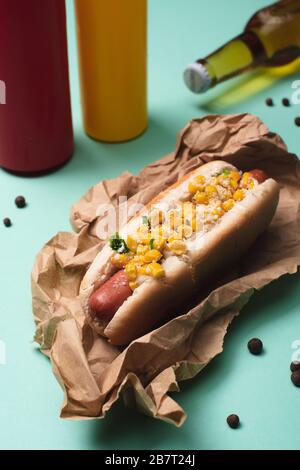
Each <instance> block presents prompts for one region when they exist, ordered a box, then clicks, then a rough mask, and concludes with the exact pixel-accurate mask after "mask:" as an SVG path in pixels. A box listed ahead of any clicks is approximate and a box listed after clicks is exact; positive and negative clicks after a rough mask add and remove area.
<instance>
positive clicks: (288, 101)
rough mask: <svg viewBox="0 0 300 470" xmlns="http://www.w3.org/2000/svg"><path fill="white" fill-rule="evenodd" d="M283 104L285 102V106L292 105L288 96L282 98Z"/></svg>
mask: <svg viewBox="0 0 300 470" xmlns="http://www.w3.org/2000/svg"><path fill="white" fill-rule="evenodd" d="M282 104H283V106H289V105H290V100H289V99H288V98H282Z"/></svg>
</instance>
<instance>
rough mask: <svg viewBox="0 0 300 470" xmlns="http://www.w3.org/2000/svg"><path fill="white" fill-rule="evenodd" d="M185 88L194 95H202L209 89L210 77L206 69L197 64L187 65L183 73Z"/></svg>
mask: <svg viewBox="0 0 300 470" xmlns="http://www.w3.org/2000/svg"><path fill="white" fill-rule="evenodd" d="M183 79H184V82H185V84H186V86H187V87H188V88H189V89H190V90H191V91H193V92H194V93H203V92H205V91H206V90H208V89H209V88H210V85H211V77H210V76H209V74H208V71H207V69H206V67H205V66H204V65H203V64H200V63H199V62H193V63H192V64H190V65H188V66H187V68H186V69H185V71H184V73H183Z"/></svg>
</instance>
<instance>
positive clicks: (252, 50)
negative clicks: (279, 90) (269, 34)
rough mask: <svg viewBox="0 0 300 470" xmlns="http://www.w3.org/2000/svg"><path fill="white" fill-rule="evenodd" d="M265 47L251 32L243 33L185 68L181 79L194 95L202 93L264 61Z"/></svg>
mask: <svg viewBox="0 0 300 470" xmlns="http://www.w3.org/2000/svg"><path fill="white" fill-rule="evenodd" d="M266 59H267V57H266V53H265V49H264V46H263V44H262V42H261V41H260V39H259V38H258V36H257V35H256V34H255V33H254V32H253V31H244V32H243V33H242V34H240V35H239V36H237V37H235V38H234V39H232V40H231V41H229V42H228V43H226V44H225V45H224V46H222V47H221V48H219V49H217V50H216V51H214V52H213V53H212V54H210V55H208V56H207V57H205V58H204V59H200V60H198V61H197V62H194V64H191V65H190V66H188V67H187V69H186V70H185V73H184V79H185V82H186V84H187V86H188V87H189V88H190V89H191V90H192V91H194V92H196V93H202V92H204V91H206V90H208V89H209V88H211V87H213V86H215V85H217V84H218V83H221V82H223V81H225V80H227V79H228V78H232V77H235V76H237V75H239V74H240V73H242V72H244V71H246V70H250V69H251V68H253V67H256V66H258V65H260V64H262V63H264V62H265V61H266Z"/></svg>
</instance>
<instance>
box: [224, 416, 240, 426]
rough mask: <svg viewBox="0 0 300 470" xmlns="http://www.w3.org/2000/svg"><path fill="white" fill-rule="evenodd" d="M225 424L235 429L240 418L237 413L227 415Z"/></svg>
mask: <svg viewBox="0 0 300 470" xmlns="http://www.w3.org/2000/svg"><path fill="white" fill-rule="evenodd" d="M226 421H227V424H228V426H229V427H231V428H232V429H236V428H237V427H238V425H239V424H240V418H239V417H238V415H234V414H233V415H229V416H227V419H226Z"/></svg>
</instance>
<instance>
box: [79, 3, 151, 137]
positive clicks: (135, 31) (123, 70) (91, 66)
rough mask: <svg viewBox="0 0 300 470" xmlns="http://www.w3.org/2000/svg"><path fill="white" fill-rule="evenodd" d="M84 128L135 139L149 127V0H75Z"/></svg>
mask: <svg viewBox="0 0 300 470" xmlns="http://www.w3.org/2000/svg"><path fill="white" fill-rule="evenodd" d="M75 11H76V21H77V43H78V56H79V70H80V82H81V83H80V85H81V100H82V109H83V120H84V127H85V131H86V133H87V134H88V135H90V136H91V137H93V138H94V139H97V140H102V141H107V142H120V141H124V140H129V139H133V138H134V137H136V136H138V135H139V134H141V133H142V132H143V131H144V130H145V128H146V127H147V57H146V49H147V0H113V1H107V0H75Z"/></svg>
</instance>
